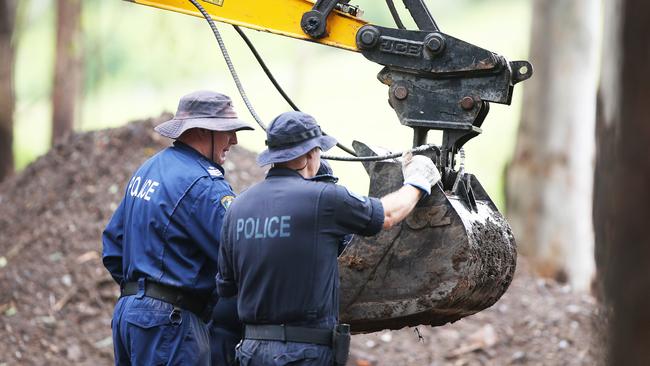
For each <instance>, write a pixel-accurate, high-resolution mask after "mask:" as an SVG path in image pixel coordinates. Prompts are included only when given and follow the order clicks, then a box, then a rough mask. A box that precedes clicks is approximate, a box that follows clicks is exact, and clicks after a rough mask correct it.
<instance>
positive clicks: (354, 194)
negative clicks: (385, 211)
mask: <svg viewBox="0 0 650 366" xmlns="http://www.w3.org/2000/svg"><path fill="white" fill-rule="evenodd" d="M343 188H345V190H346V191H347V192H348V194H349V195H350V196H351V197H353V198H355V199H357V200H359V201H361V202H366V197H364V196H362V195H359V194H356V193H354V192H352V191H350V190H349V189H348V187H346V186H343Z"/></svg>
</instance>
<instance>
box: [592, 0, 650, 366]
mask: <svg viewBox="0 0 650 366" xmlns="http://www.w3.org/2000/svg"><path fill="white" fill-rule="evenodd" d="M606 7H607V8H606V11H607V13H606V14H607V19H606V25H605V35H606V36H607V39H606V40H605V42H604V43H603V44H604V51H605V52H604V54H603V58H602V60H603V61H602V63H603V65H602V67H603V71H602V76H601V87H600V98H599V109H598V111H599V113H598V122H597V141H598V150H597V160H596V172H595V186H594V220H595V224H596V225H595V227H596V228H597V230H596V247H597V251H596V254H597V259H598V265H599V266H598V269H599V276H603V277H604V283H605V295H606V298H607V301H608V302H609V304H610V305H611V306H612V308H613V310H614V314H613V319H612V321H611V322H610V332H609V337H610V339H611V342H610V350H609V351H610V354H609V359H608V363H609V364H610V365H632V366H635V365H647V364H648V362H650V347H648V345H650V312H649V311H648V310H647V309H649V308H650V231H649V227H648V223H649V222H650V220H649V215H648V214H647V212H648V204H649V203H650V190H649V189H648V184H649V183H648V182H650V158H649V155H648V151H649V150H648V141H650V123H648V120H649V119H648V101H649V100H650V89H649V88H648V85H650V75H649V74H648V73H647V72H643V70H645V68H646V67H647V65H648V63H650V48H649V47H648V38H647V35H648V34H650V3H649V2H648V1H647V0H608V1H607V2H606Z"/></svg>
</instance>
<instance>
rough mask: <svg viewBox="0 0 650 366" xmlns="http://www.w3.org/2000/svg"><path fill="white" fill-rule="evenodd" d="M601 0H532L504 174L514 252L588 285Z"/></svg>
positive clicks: (546, 269) (558, 276) (548, 272)
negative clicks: (527, 66) (523, 76)
mask: <svg viewBox="0 0 650 366" xmlns="http://www.w3.org/2000/svg"><path fill="white" fill-rule="evenodd" d="M599 15H600V2H599V1H597V0H574V1H563V0H535V1H534V5H533V26H532V38H531V48H530V60H531V62H532V64H533V67H534V68H535V73H534V76H533V78H532V79H531V80H529V81H528V82H527V83H526V85H525V86H524V88H525V89H524V105H523V114H522V120H521V123H520V126H519V131H518V136H517V144H516V148H515V153H514V157H513V161H512V162H511V164H510V166H509V167H508V171H507V182H506V201H507V216H508V219H509V221H510V223H511V225H512V228H513V231H514V234H515V237H516V238H517V244H518V246H519V250H520V253H521V254H523V255H524V256H525V257H527V258H528V259H529V260H530V261H531V263H532V265H533V267H534V268H535V269H536V270H537V271H538V272H539V273H540V274H541V275H544V276H548V277H554V278H556V279H559V280H568V281H569V282H570V283H571V284H572V285H573V287H574V288H577V289H587V288H588V287H589V286H590V283H591V280H592V276H593V272H594V261H593V254H592V253H593V226H592V221H591V212H592V202H591V199H592V179H593V155H594V144H595V142H594V136H593V135H594V124H595V110H596V88H597V75H598V71H597V67H598V65H597V55H598V46H599V42H598V41H599V36H600V31H599V19H600V18H599Z"/></svg>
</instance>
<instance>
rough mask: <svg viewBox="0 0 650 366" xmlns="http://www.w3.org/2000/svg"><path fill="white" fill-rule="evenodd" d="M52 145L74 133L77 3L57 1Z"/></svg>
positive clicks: (76, 0) (79, 72) (77, 74)
mask: <svg viewBox="0 0 650 366" xmlns="http://www.w3.org/2000/svg"><path fill="white" fill-rule="evenodd" d="M56 28H57V30H56V59H55V63H54V85H53V87H52V144H54V143H55V142H56V141H57V140H59V139H60V138H62V137H63V136H65V135H67V134H68V133H70V132H71V131H72V130H73V129H74V123H75V117H76V114H77V104H78V103H77V102H78V100H79V95H80V91H81V80H82V79H81V76H82V59H81V56H82V44H81V0H57V26H56Z"/></svg>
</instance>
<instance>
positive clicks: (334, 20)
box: [126, 0, 367, 51]
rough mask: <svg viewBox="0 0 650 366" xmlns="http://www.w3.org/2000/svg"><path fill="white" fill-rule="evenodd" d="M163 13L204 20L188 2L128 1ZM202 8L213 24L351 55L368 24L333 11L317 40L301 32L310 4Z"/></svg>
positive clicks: (214, 3)
mask: <svg viewBox="0 0 650 366" xmlns="http://www.w3.org/2000/svg"><path fill="white" fill-rule="evenodd" d="M126 1H130V2H134V3H137V4H142V5H149V6H153V7H156V8H160V9H165V10H172V11H175V12H179V13H184V14H188V15H193V16H197V17H203V16H202V15H201V13H200V12H199V11H198V10H197V9H196V7H195V6H194V5H193V4H192V3H191V2H189V1H187V0H126ZM200 3H201V5H202V6H203V7H204V8H205V10H206V11H207V12H208V14H210V16H211V17H212V19H213V20H215V21H219V22H223V23H229V24H233V25H238V26H241V27H246V28H250V29H255V30H258V31H265V32H270V33H275V34H280V35H283V36H287V37H292V38H298V39H303V40H309V41H314V42H318V43H322V44H325V45H328V46H333V47H338V48H342V49H346V50H350V51H358V48H357V43H356V36H357V32H358V31H359V28H361V27H363V26H364V25H366V24H367V22H366V21H364V20H363V19H361V18H357V17H355V16H352V15H350V14H348V13H350V12H351V13H353V14H354V13H356V12H355V11H353V10H352V9H355V8H348V7H345V8H343V9H348V13H345V12H343V11H339V10H334V11H333V12H332V13H331V15H330V16H329V17H327V35H326V36H325V37H322V38H319V39H315V38H313V37H311V36H310V35H308V34H306V33H305V32H304V31H303V30H302V28H301V25H300V23H301V19H302V16H303V14H305V13H307V12H309V11H311V10H312V8H313V7H314V3H313V2H311V1H307V0H200Z"/></svg>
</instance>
